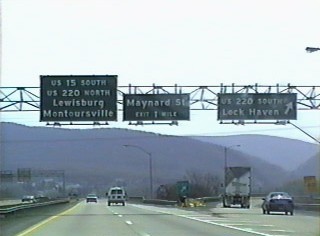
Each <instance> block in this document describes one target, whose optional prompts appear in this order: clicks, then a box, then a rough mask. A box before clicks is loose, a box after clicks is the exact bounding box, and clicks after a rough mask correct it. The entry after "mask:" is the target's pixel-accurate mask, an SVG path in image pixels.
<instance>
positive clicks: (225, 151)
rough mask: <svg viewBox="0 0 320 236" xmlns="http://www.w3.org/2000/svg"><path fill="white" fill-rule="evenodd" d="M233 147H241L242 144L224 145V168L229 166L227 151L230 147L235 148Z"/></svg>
mask: <svg viewBox="0 0 320 236" xmlns="http://www.w3.org/2000/svg"><path fill="white" fill-rule="evenodd" d="M233 147H240V144H237V145H231V146H229V147H224V169H225V170H226V168H227V167H228V162H227V158H228V155H227V151H228V149H230V148H233Z"/></svg>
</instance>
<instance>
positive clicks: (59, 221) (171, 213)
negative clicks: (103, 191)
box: [17, 199, 320, 236]
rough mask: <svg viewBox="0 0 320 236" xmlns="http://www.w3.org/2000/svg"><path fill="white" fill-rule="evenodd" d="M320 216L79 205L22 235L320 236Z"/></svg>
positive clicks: (238, 209)
mask: <svg viewBox="0 0 320 236" xmlns="http://www.w3.org/2000/svg"><path fill="white" fill-rule="evenodd" d="M319 219H320V218H319V215H317V214H313V215H312V214H310V215H306V214H304V213H299V212H296V214H295V215H294V216H286V215H283V214H271V215H263V214H262V213H261V209H259V207H257V206H256V207H253V208H252V209H241V208H221V207H217V208H210V209H208V210H201V211H199V210H197V209H195V208H191V209H190V208H189V209H185V208H180V207H166V206H152V205H142V204H130V203H129V204H127V205H126V206H121V205H113V206H107V204H106V201H105V199H100V200H99V202H98V203H86V202H85V201H81V202H79V203H78V204H77V205H75V206H73V207H72V208H70V209H68V210H66V211H64V212H62V213H60V214H59V215H54V216H51V217H49V218H47V219H46V220H44V221H42V222H39V223H38V224H36V225H33V226H32V227H30V228H28V229H25V230H24V231H22V232H20V233H18V234H17V235H18V236H43V235H45V236H57V235H61V236H73V235H74V236H82V235H83V236H96V235H97V236H108V235H111V236H117V235H120V236H164V235H165V236H170V235H173V236H180V235H181V236H188V235H190V236H195V235H196V236H202V235H203V236H206V235H210V236H247V235H252V236H254V235H262V236H319V235H320V233H319V232H320V229H319V227H320V226H319V222H320V221H319Z"/></svg>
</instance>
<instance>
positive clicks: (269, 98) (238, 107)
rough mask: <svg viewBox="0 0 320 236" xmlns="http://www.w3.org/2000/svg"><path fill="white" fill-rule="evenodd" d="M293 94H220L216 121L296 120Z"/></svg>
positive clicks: (295, 104)
mask: <svg viewBox="0 0 320 236" xmlns="http://www.w3.org/2000/svg"><path fill="white" fill-rule="evenodd" d="M296 119H297V94H295V93H220V94H218V120H296Z"/></svg>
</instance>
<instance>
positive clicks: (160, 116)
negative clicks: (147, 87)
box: [123, 94, 190, 121]
mask: <svg viewBox="0 0 320 236" xmlns="http://www.w3.org/2000/svg"><path fill="white" fill-rule="evenodd" d="M189 103H190V102H189V94H124V95H123V120H124V121H165V120H190V104H189Z"/></svg>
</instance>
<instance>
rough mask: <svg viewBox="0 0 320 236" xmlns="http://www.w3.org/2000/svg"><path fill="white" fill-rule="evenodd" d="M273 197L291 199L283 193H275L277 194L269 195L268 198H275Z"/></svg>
mask: <svg viewBox="0 0 320 236" xmlns="http://www.w3.org/2000/svg"><path fill="white" fill-rule="evenodd" d="M275 197H282V198H291V197H290V195H289V194H288V193H284V192H277V193H271V194H270V198H275Z"/></svg>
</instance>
